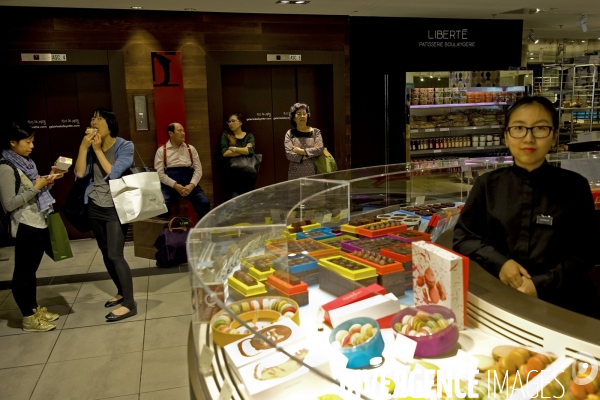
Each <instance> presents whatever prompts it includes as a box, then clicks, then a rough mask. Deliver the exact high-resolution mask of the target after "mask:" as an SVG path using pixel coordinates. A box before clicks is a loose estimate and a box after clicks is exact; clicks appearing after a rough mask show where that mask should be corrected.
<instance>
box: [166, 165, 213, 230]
mask: <svg viewBox="0 0 600 400" xmlns="http://www.w3.org/2000/svg"><path fill="white" fill-rule="evenodd" d="M165 174H166V175H167V176H168V177H169V178H171V179H173V180H175V182H177V183H179V184H180V185H182V186H186V185H189V184H190V181H191V180H192V176H193V175H194V170H193V169H192V168H190V167H173V168H167V169H165ZM160 188H161V191H162V194H163V197H164V198H165V204H166V205H167V209H169V212H170V210H171V206H172V205H173V204H175V203H176V202H178V201H179V199H181V195H180V194H179V192H178V191H177V190H175V189H173V188H172V187H169V186H167V185H165V184H161V185H160ZM185 199H186V200H188V201H189V202H190V203H192V206H193V207H194V211H196V214H198V221H200V220H201V219H202V217H204V216H205V215H206V214H207V213H208V212H209V211H210V201H209V200H208V198H207V197H206V195H205V194H204V191H203V190H202V188H201V187H200V185H197V186H196V187H195V188H194V190H192V191H191V192H190V194H188V195H187V196H186V197H185Z"/></svg>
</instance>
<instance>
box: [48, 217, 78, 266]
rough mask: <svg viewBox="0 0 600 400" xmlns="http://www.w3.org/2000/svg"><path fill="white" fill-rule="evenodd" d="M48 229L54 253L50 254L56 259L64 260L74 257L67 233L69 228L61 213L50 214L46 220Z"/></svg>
mask: <svg viewBox="0 0 600 400" xmlns="http://www.w3.org/2000/svg"><path fill="white" fill-rule="evenodd" d="M46 222H47V223H48V231H49V232H50V244H51V245H52V254H48V255H49V256H50V258H52V259H53V260H54V261H62V260H66V259H67V258H72V257H73V252H72V251H71V243H70V242H69V236H68V235H67V229H66V228H65V224H64V223H63V221H62V218H61V217H60V214H59V213H52V214H50V215H48V219H47V221H46Z"/></svg>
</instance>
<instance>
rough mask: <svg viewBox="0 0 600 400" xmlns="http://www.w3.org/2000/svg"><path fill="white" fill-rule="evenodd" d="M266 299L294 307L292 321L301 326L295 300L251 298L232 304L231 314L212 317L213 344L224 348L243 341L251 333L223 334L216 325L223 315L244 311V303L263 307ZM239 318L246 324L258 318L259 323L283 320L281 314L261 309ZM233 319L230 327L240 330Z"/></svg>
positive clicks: (222, 311) (230, 306)
mask: <svg viewBox="0 0 600 400" xmlns="http://www.w3.org/2000/svg"><path fill="white" fill-rule="evenodd" d="M265 299H269V300H270V299H274V300H277V301H278V302H281V301H285V302H287V303H288V304H290V305H291V306H292V307H294V308H295V309H296V312H295V313H294V315H293V316H292V317H291V318H290V319H291V320H292V321H294V322H295V323H296V325H300V310H299V306H298V303H296V302H295V301H294V300H292V299H290V298H289V297H283V296H260V297H252V298H249V299H248V300H240V301H236V302H234V303H231V304H229V305H228V307H229V312H227V311H226V310H221V311H219V312H218V313H217V314H215V315H214V316H213V317H212V319H211V320H210V327H211V331H212V338H213V342H215V343H216V345H217V346H220V347H223V346H226V345H228V344H229V343H233V342H235V341H238V340H240V339H243V338H245V337H246V336H248V335H250V333H243V334H237V333H234V334H231V333H223V332H221V331H218V330H216V329H215V325H214V324H215V322H216V321H217V320H218V319H219V318H220V317H221V316H222V315H224V314H230V313H231V314H233V313H234V311H233V309H235V308H239V309H240V310H243V309H244V308H243V307H242V304H243V303H248V304H250V302H251V301H253V300H256V301H258V303H259V304H261V305H262V303H263V300H265ZM234 306H237V307H234ZM246 308H248V307H246ZM257 314H258V315H257ZM238 317H239V318H240V319H241V320H242V321H244V322H252V321H253V320H254V318H256V319H257V321H262V322H270V323H274V322H276V321H277V320H279V318H281V313H280V312H278V311H276V310H271V309H269V310H263V309H260V310H251V311H246V312H242V313H240V314H238ZM231 319H232V322H231V323H230V325H229V326H230V327H231V328H232V329H236V328H239V327H240V325H241V324H240V323H239V322H237V321H236V320H233V318H231Z"/></svg>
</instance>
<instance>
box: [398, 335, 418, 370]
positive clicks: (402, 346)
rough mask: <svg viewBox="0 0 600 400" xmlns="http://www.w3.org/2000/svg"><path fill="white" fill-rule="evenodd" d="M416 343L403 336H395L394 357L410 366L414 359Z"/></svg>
mask: <svg viewBox="0 0 600 400" xmlns="http://www.w3.org/2000/svg"><path fill="white" fill-rule="evenodd" d="M415 350H417V342H415V341H414V340H412V339H410V338H408V337H407V336H404V335H400V334H398V335H396V340H395V341H394V356H395V357H396V360H398V361H400V362H401V363H403V364H410V363H412V362H413V359H414V357H415Z"/></svg>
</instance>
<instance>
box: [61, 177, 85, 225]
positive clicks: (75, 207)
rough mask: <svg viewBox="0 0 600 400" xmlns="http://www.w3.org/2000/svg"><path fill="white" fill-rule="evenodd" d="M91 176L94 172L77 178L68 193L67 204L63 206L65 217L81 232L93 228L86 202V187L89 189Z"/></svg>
mask: <svg viewBox="0 0 600 400" xmlns="http://www.w3.org/2000/svg"><path fill="white" fill-rule="evenodd" d="M91 178H92V174H88V175H87V176H84V177H83V178H77V180H75V183H74V184H73V187H72V188H71V190H70V191H69V194H67V198H66V199H65V204H63V206H62V212H63V214H65V219H66V220H67V221H68V222H69V223H70V224H71V225H72V226H73V228H75V229H77V230H78V231H79V232H81V233H86V232H89V231H91V230H92V225H91V223H90V220H89V218H88V216H87V213H86V212H85V204H84V197H85V189H87V187H88V184H89V183H90V179H91Z"/></svg>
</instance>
